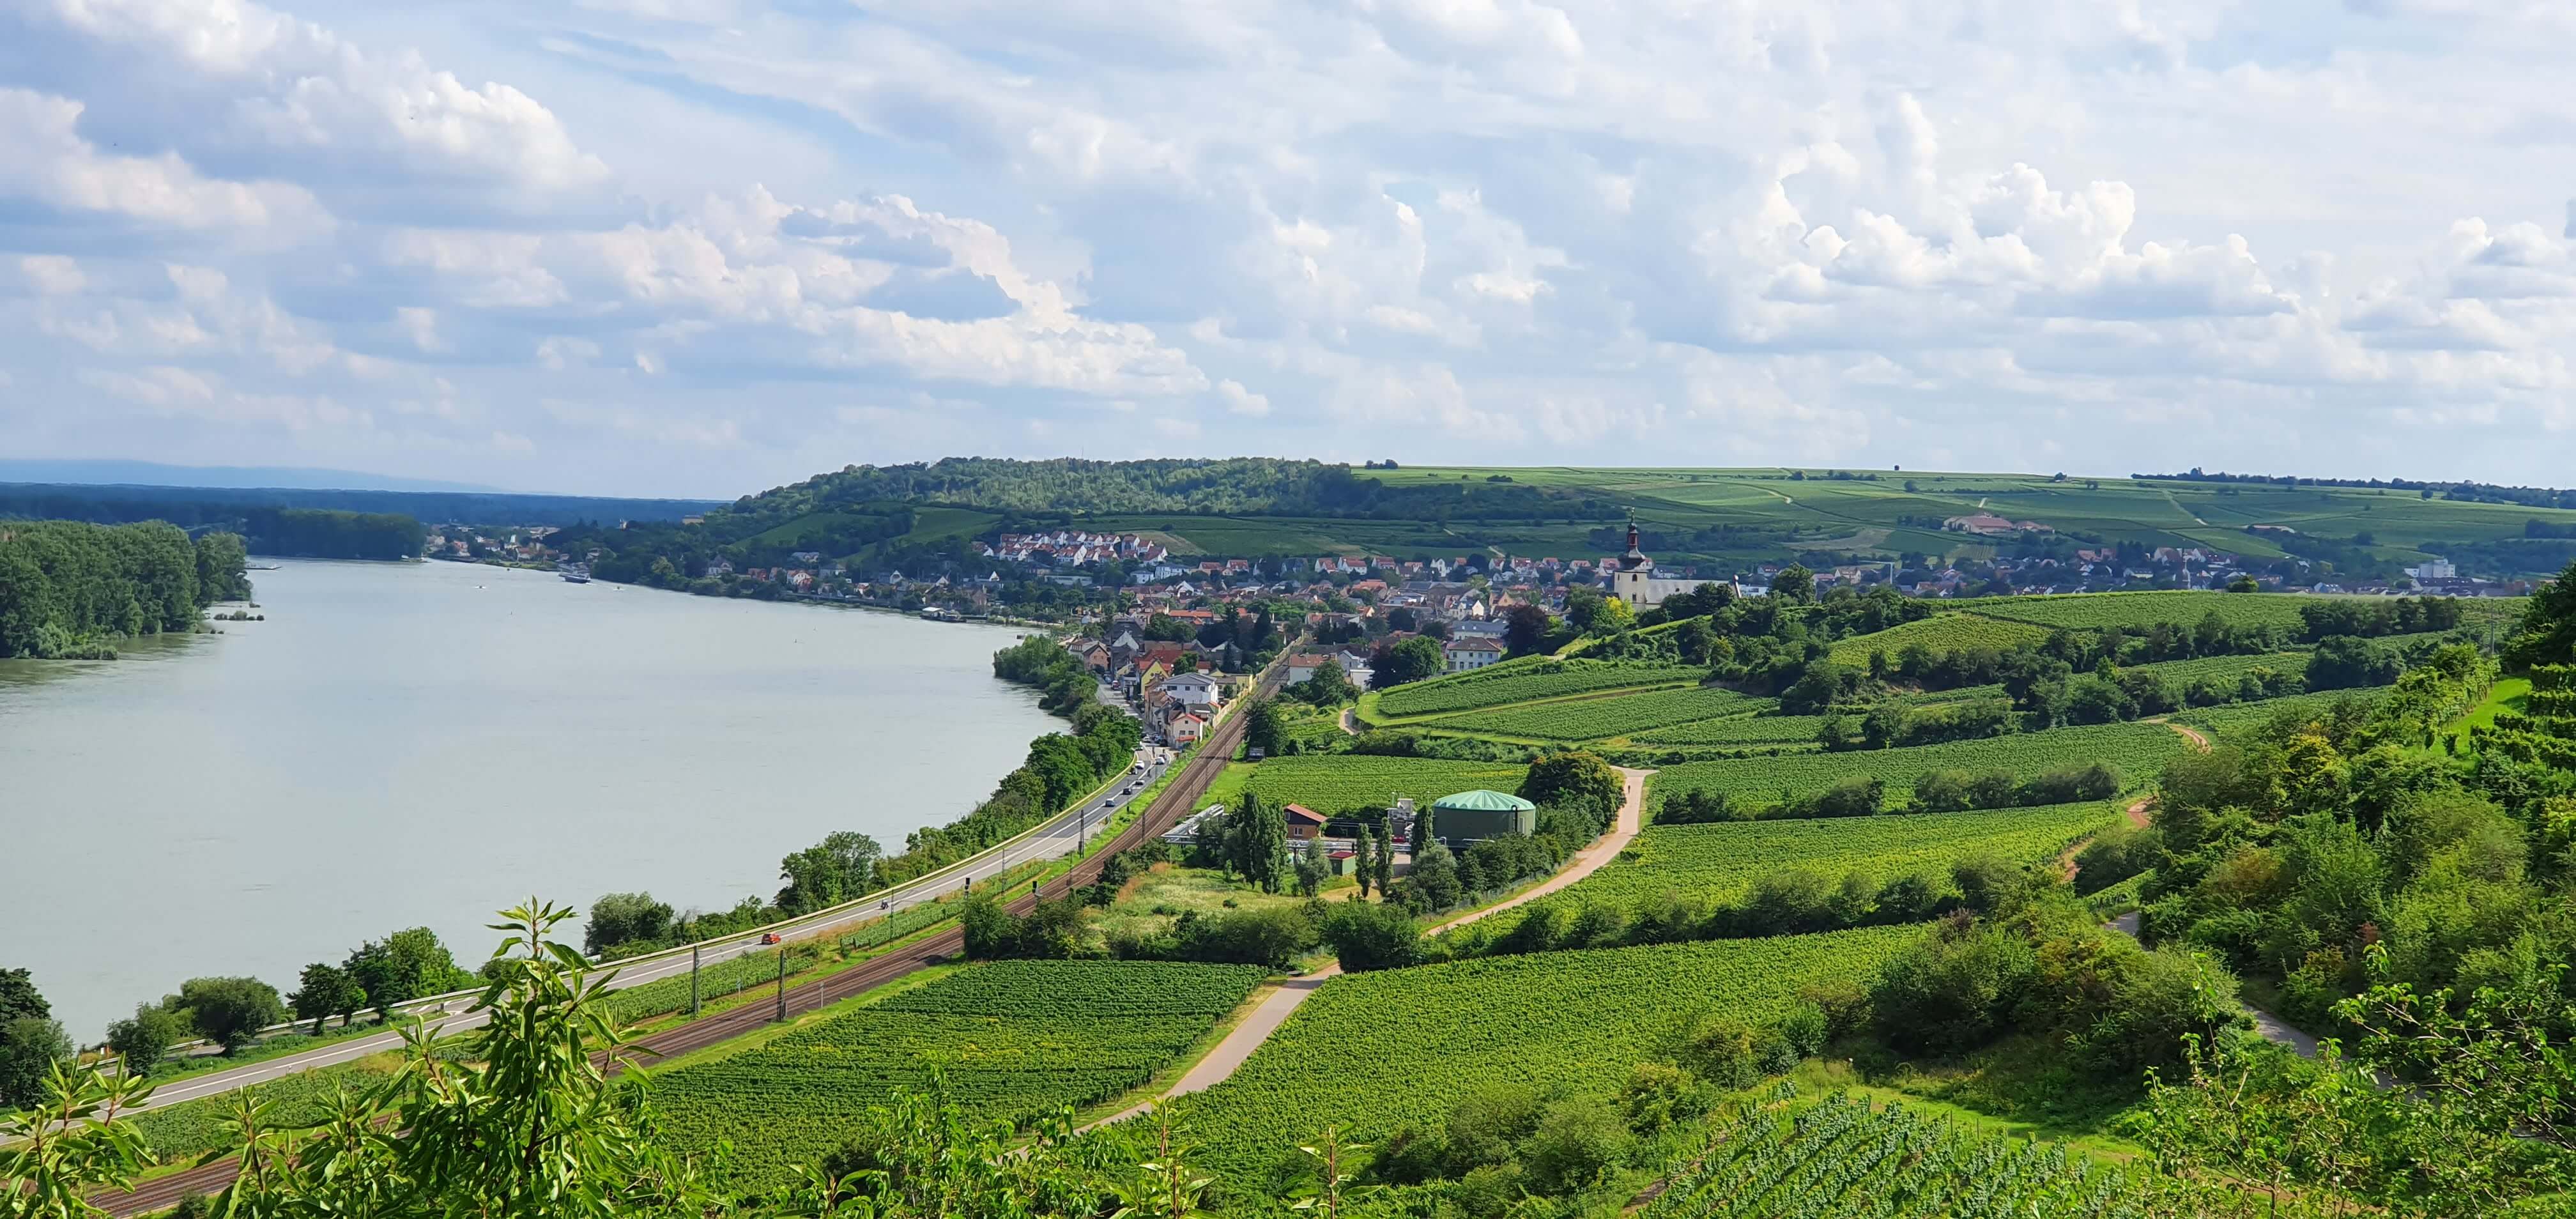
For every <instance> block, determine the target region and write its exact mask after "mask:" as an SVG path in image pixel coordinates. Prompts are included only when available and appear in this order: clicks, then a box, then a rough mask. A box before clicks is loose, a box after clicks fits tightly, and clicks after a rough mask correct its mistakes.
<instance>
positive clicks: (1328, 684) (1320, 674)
mask: <svg viewBox="0 0 2576 1219" xmlns="http://www.w3.org/2000/svg"><path fill="white" fill-rule="evenodd" d="M1295 689H1296V692H1297V697H1299V698H1301V699H1304V700H1305V701H1307V702H1309V703H1312V704H1314V705H1315V706H1318V707H1338V706H1341V705H1342V704H1344V703H1347V702H1351V701H1354V700H1356V699H1357V698H1359V696H1360V689H1359V687H1357V686H1354V685H1352V684H1351V675H1350V674H1348V673H1345V672H1343V671H1342V664H1341V662H1340V661H1338V660H1334V659H1331V658H1329V657H1327V658H1326V659H1325V661H1324V663H1322V664H1319V665H1317V666H1315V675H1314V676H1313V677H1309V678H1307V679H1306V680H1305V681H1304V682H1303V683H1301V684H1299V685H1298V686H1296V687H1295Z"/></svg>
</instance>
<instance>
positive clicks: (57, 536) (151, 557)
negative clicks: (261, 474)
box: [0, 521, 250, 659]
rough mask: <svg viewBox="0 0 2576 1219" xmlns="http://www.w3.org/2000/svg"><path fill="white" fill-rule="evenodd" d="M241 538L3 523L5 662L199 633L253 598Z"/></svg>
mask: <svg viewBox="0 0 2576 1219" xmlns="http://www.w3.org/2000/svg"><path fill="white" fill-rule="evenodd" d="M247 569H248V563H247V559H246V556H245V553H244V550H243V546H242V539H241V538H240V537H238V536H236V535H233V534H227V533H214V534H208V535H206V536H204V537H202V538H198V539H196V540H195V541H193V542H192V541H190V540H189V538H188V535H187V534H186V533H185V532H183V531H181V530H180V529H179V528H178V527H177V526H175V525H170V524H167V523H149V524H139V525H92V524H87V523H84V522H79V521H24V522H22V521H0V659H5V658H9V657H34V658H37V659H76V658H83V657H102V656H104V657H112V656H114V655H115V650H114V648H113V646H112V645H111V644H110V642H109V641H110V640H113V639H117V638H135V637H139V636H144V635H157V634H160V633H162V632H165V631H186V630H193V629H195V627H196V625H197V622H198V616H199V615H200V614H202V613H203V612H204V611H205V609H206V608H207V607H208V606H211V605H213V604H215V603H216V602H218V601H225V600H236V599H241V598H246V597H248V596H249V595H250V581H249V578H248V576H247V574H246V573H247Z"/></svg>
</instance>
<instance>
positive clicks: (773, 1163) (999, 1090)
mask: <svg viewBox="0 0 2576 1219" xmlns="http://www.w3.org/2000/svg"><path fill="white" fill-rule="evenodd" d="M1263 976H1264V971H1263V970H1261V969H1260V968H1258V967H1254V966H1244V965H1182V964H1171V963H1166V962H1155V961H1125V962H1108V961H996V962H993V963H991V964H987V965H980V966H976V967H974V968H971V969H966V970H962V971H959V972H958V973H955V974H952V975H949V976H947V977H944V978H941V979H939V980H938V981H935V982H932V983H930V984H929V985H927V986H922V987H918V988H915V989H910V990H901V991H897V992H895V993H892V994H889V995H886V996H884V997H883V998H881V999H879V1000H877V1001H876V1002H873V1003H869V1004H867V1005H865V1006H861V1007H858V1008H856V1009H854V1010H850V1011H847V1012H844V1013H843V1014H840V1015H837V1016H830V1017H826V1018H824V1019H820V1020H815V1021H813V1022H811V1023H809V1024H806V1025H804V1026H802V1027H799V1028H797V1029H795V1030H794V1031H792V1032H789V1033H787V1034H785V1035H783V1036H780V1037H776V1038H773V1039H771V1040H768V1041H766V1042H764V1043H762V1044H759V1045H757V1046H754V1047H752V1048H749V1049H746V1050H744V1051H742V1052H740V1053H737V1054H734V1055H731V1056H729V1057H724V1058H718V1059H713V1060H708V1061H701V1062H694V1063H688V1064H683V1065H681V1066H679V1067H677V1068H674V1069H672V1070H670V1071H667V1072H661V1073H658V1074H657V1076H656V1078H655V1080H654V1086H653V1095H654V1100H655V1104H656V1105H657V1106H658V1107H659V1109H660V1110H661V1114H662V1136H661V1137H662V1138H663V1140H664V1141H665V1142H666V1143H667V1144H668V1145H670V1146H673V1147H675V1148H680V1149H684V1150H688V1151H692V1152H704V1151H706V1150H709V1149H711V1148H713V1147H714V1146H715V1145H716V1143H717V1141H718V1140H720V1139H729V1140H731V1141H732V1142H733V1144H734V1147H735V1150H736V1154H737V1155H738V1156H739V1157H740V1158H739V1160H738V1165H739V1167H740V1168H741V1169H742V1170H743V1174H744V1178H745V1182H746V1183H747V1184H753V1185H765V1184H775V1183H777V1182H778V1181H779V1180H781V1179H782V1177H783V1171H784V1170H785V1169H786V1168H787V1167H789V1166H791V1165H794V1164H798V1163H806V1162H812V1161H814V1160H817V1159H820V1158H821V1157H822V1156H823V1155H824V1154H826V1153H828V1152H830V1151H832V1150H833V1149H834V1148H836V1147H838V1146H839V1145H840V1143H841V1141H842V1140H843V1139H844V1138H845V1137H847V1135H848V1134H849V1133H850V1131H851V1130H852V1129H853V1128H854V1127H855V1126H856V1124H857V1123H859V1122H860V1121H862V1120H863V1119H864V1118H865V1117H866V1114H867V1112H868V1110H869V1109H871V1108H873V1107H876V1106H880V1105H884V1104H886V1103H887V1102H888V1101H889V1100H890V1099H892V1097H893V1095H894V1094H895V1093H896V1092H898V1091H904V1090H920V1089H922V1088H924V1087H925V1086H926V1085H927V1084H928V1083H929V1082H930V1078H931V1074H932V1072H933V1071H934V1070H937V1071H940V1072H942V1073H944V1075H945V1077H946V1088H947V1096H948V1097H949V1098H950V1099H953V1100H956V1101H958V1102H960V1103H962V1104H964V1105H966V1106H967V1107H969V1108H971V1109H973V1110H974V1111H976V1112H978V1113H981V1114H984V1115H987V1116H994V1117H1003V1118H1008V1119H1011V1120H1014V1121H1025V1120H1029V1119H1032V1118H1036V1117H1038V1116H1041V1115H1043V1114H1045V1113H1047V1112H1049V1111H1051V1110H1054V1109H1056V1108H1058V1107H1061V1106H1065V1105H1074V1106H1084V1105H1090V1104H1095V1103H1098V1102H1101V1101H1105V1100H1109V1099H1111V1098H1113V1097H1117V1096H1119V1095H1122V1094H1124V1093H1125V1092H1127V1091H1128V1090H1130V1089H1132V1088H1135V1087H1138V1086H1139V1085H1142V1084H1143V1083H1145V1081H1146V1080H1147V1079H1149V1078H1151V1077H1152V1076H1153V1074H1154V1072H1156V1071H1157V1070H1159V1069H1161V1068H1162V1067H1164V1066H1165V1065H1167V1064H1169V1063H1170V1062H1171V1061H1172V1060H1173V1059H1174V1057H1175V1056H1177V1055H1179V1054H1180V1053H1181V1052H1182V1051H1183V1050H1184V1049H1186V1048H1188V1047H1189V1046H1190V1044H1191V1043H1193V1042H1194V1041H1196V1040H1198V1038H1199V1037H1200V1036H1202V1035H1204V1034H1205V1033H1206V1032H1207V1031H1208V1029H1209V1028H1210V1027H1212V1026H1213V1025H1214V1024H1215V1022H1216V1021H1217V1020H1219V1019H1221V1018H1223V1017H1224V1016H1225V1015H1226V1014H1227V1013H1229V1012H1232V1011H1233V1010H1234V1009H1235V1008H1237V1007H1239V1006H1241V1005H1242V1003H1243V1000H1244V998H1245V997H1246V996H1248V995H1250V994H1251V993H1252V988H1253V987H1254V986H1255V985H1257V984H1258V983H1259V982H1260V981H1261V979H1262V977H1263Z"/></svg>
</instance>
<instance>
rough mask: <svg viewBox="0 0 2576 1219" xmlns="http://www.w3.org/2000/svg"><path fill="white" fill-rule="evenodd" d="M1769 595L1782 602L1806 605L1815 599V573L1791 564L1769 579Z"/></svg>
mask: <svg viewBox="0 0 2576 1219" xmlns="http://www.w3.org/2000/svg"><path fill="white" fill-rule="evenodd" d="M1771 595H1772V596H1773V597H1776V598H1778V599H1780V600H1782V601H1788V602H1793V603H1796V604H1799V605H1806V604H1808V603H1810V602H1813V601H1814V600H1815V599H1816V573H1814V572H1812V571H1809V570H1807V569H1806V568H1805V567H1803V566H1801V565H1799V564H1796V563H1792V564H1790V565H1788V566H1787V567H1783V568H1781V569H1780V574H1778V575H1776V576H1773V577H1771Z"/></svg>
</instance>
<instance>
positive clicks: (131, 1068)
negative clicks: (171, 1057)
mask: <svg viewBox="0 0 2576 1219" xmlns="http://www.w3.org/2000/svg"><path fill="white" fill-rule="evenodd" d="M187 1035H188V1026H187V1024H186V1022H184V1021H182V1020H180V1019H179V1015H178V1013H176V1012H173V1011H171V1010H170V1009H168V1008H166V1007H163V1006H161V1005H160V1004H157V1003H138V1004H136V1005H135V1007H134V1018H133V1019H131V1020H119V1021H117V1022H116V1023H114V1024H111V1025H109V1026H107V1048H109V1049H111V1050H114V1051H116V1057H117V1059H118V1060H119V1061H120V1062H121V1063H122V1064H123V1065H124V1068H125V1073H126V1074H128V1075H149V1074H151V1073H152V1068H154V1067H156V1066H159V1065H160V1063H161V1057H162V1055H164V1054H167V1053H169V1052H170V1047H171V1046H174V1045H177V1044H179V1043H180V1042H181V1041H182V1040H185V1039H186V1038H187Z"/></svg>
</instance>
